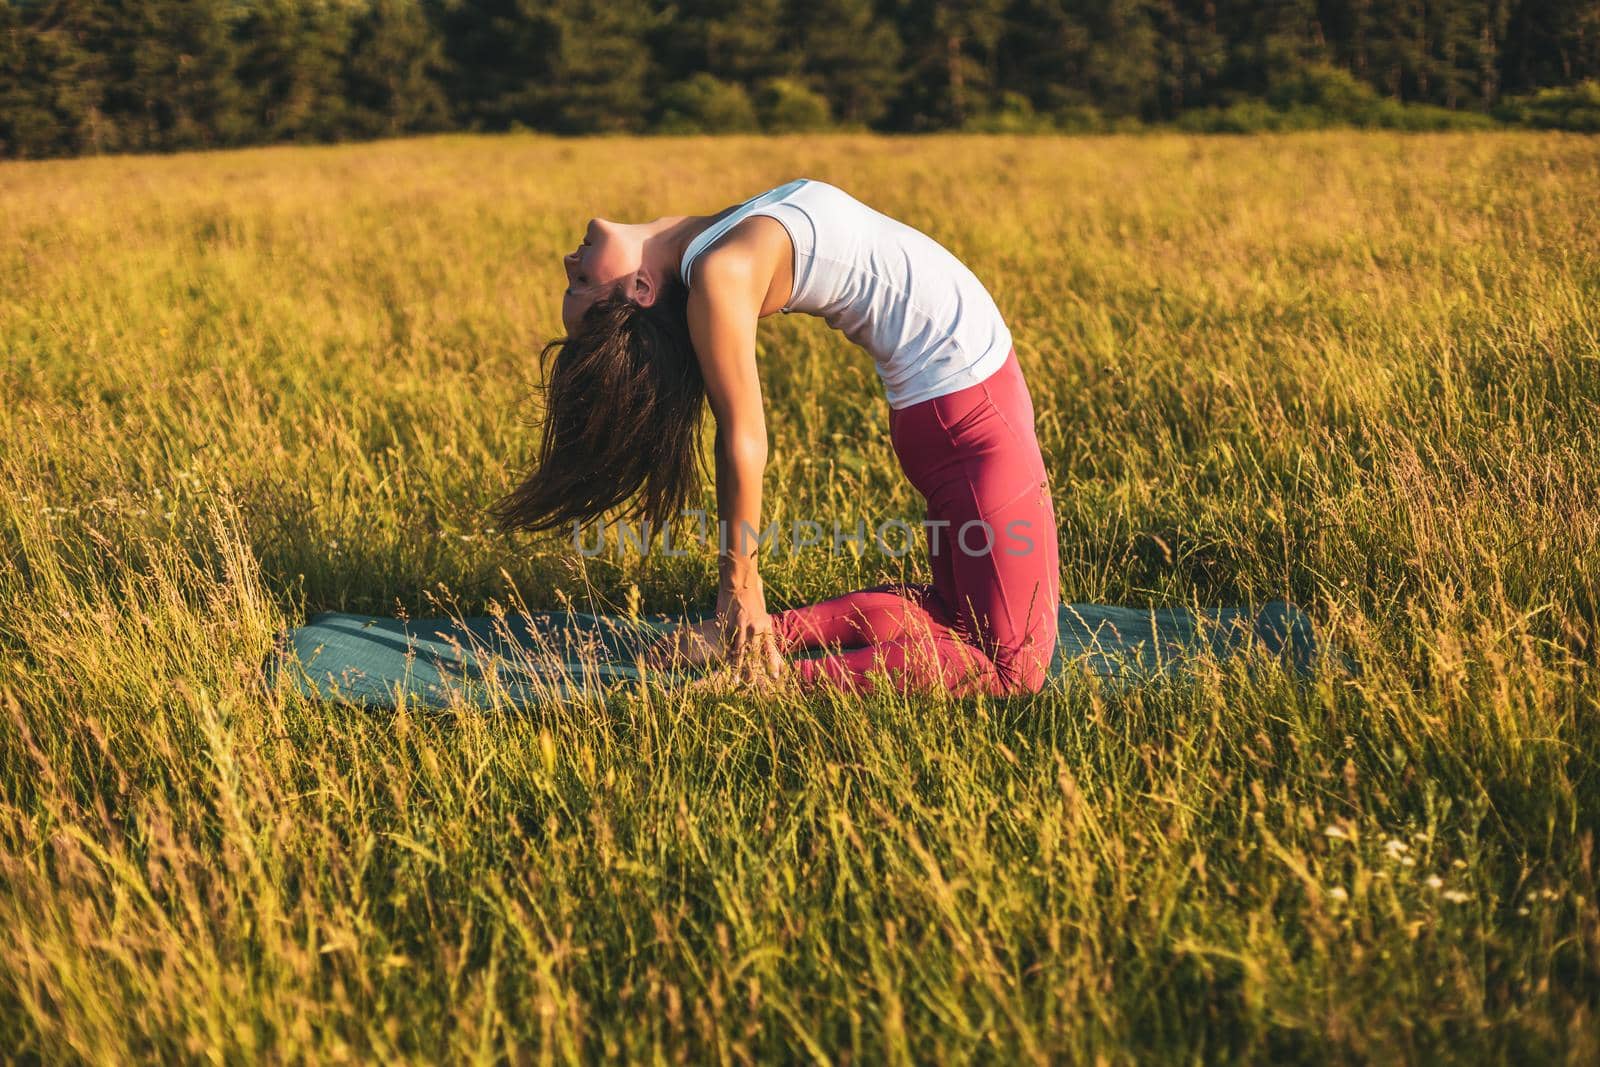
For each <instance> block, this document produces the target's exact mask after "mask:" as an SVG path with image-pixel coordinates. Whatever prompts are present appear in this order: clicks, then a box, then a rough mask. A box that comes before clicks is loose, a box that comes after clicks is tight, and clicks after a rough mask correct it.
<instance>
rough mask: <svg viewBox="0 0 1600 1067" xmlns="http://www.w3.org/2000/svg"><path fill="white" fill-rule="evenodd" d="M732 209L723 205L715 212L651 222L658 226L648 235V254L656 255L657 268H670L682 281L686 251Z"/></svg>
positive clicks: (665, 269) (673, 274) (670, 216)
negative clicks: (722, 208) (697, 238)
mask: <svg viewBox="0 0 1600 1067" xmlns="http://www.w3.org/2000/svg"><path fill="white" fill-rule="evenodd" d="M730 210H732V209H731V208H728V209H724V210H722V211H719V212H717V213H716V214H715V215H669V216H666V217H663V218H659V219H657V220H656V221H655V222H654V223H652V224H651V225H652V226H653V227H656V229H655V231H654V232H653V233H652V234H651V235H650V236H649V237H646V238H645V248H646V249H647V250H648V251H647V253H646V254H647V255H650V256H651V258H652V259H656V266H657V269H658V270H661V271H667V272H670V273H671V275H672V277H674V278H677V279H678V280H679V281H680V282H681V281H683V273H682V265H683V254H684V253H685V252H687V251H688V250H689V245H690V244H691V243H693V241H694V239H695V238H696V237H699V236H700V235H701V234H702V233H704V232H705V231H706V229H707V228H708V227H710V226H711V224H712V223H714V222H716V221H717V220H718V219H720V218H722V216H724V215H726V214H727V213H728V211H730ZM658 257H659V258H658Z"/></svg>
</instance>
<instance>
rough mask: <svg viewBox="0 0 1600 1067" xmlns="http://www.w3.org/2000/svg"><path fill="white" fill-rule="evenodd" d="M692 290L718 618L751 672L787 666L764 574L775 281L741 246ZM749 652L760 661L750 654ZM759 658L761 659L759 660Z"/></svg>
mask: <svg viewBox="0 0 1600 1067" xmlns="http://www.w3.org/2000/svg"><path fill="white" fill-rule="evenodd" d="M695 266H696V272H695V284H694V287H693V288H692V289H691V290H690V293H689V307H688V314H689V335H690V339H691V340H692V341H693V342H694V348H695V354H696V356H697V357H698V358H699V361H700V371H701V375H702V377H703V378H704V380H705V386H706V398H707V399H708V400H709V401H710V404H711V411H712V414H713V415H714V416H715V417H716V421H717V432H716V444H715V449H716V478H717V518H718V521H719V523H720V524H721V529H722V530H725V531H726V533H725V535H724V537H725V543H722V542H721V540H720V539H719V549H720V552H719V555H718V579H719V580H718V588H717V616H718V618H719V619H720V620H721V622H722V633H723V641H724V644H725V647H726V651H727V652H728V653H729V654H730V655H732V656H733V657H734V658H735V659H738V660H740V661H743V662H745V664H746V667H747V669H748V668H764V669H767V670H770V671H774V672H775V671H776V670H777V669H778V668H779V667H780V666H781V661H780V659H779V657H778V653H777V649H776V646H775V645H774V643H773V642H772V622H771V620H770V619H768V617H767V609H766V597H765V594H764V592H763V590H762V586H761V576H760V574H759V572H758V570H757V564H756V554H757V549H758V547H759V545H758V543H757V536H758V534H759V531H760V529H761V479H762V475H763V473H764V472H765V470H766V465H767V422H766V413H765V411H764V410H763V408H762V403H761V382H760V379H759V378H758V377H757V374H756V319H757V317H758V316H759V315H760V313H761V305H762V301H763V299H764V298H765V296H766V293H767V289H768V287H769V286H770V284H771V278H770V277H762V274H763V272H762V271H761V270H759V269H757V268H756V267H755V266H754V264H753V263H752V260H751V257H750V256H749V255H748V254H745V253H744V251H743V250H742V249H740V248H738V247H737V246H734V247H729V248H726V249H719V250H718V251H717V252H715V253H713V254H710V255H706V256H702V257H701V259H700V260H699V262H697V263H696V265H695ZM747 653H754V656H750V657H747ZM752 660H753V662H752Z"/></svg>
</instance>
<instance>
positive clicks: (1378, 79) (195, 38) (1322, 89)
mask: <svg viewBox="0 0 1600 1067" xmlns="http://www.w3.org/2000/svg"><path fill="white" fill-rule="evenodd" d="M1502 122H1509V123H1517V124H1522V125H1534V126H1552V127H1564V128H1569V129H1584V130H1600V0H1267V2H1259V3H1236V2H1228V0H954V2H945V0H677V2H675V3H661V2H658V0H0V155H4V156H12V157H38V156H59V155H74V154H80V153H97V152H122V151H164V150H175V149H194V148H213V147H223V146H229V145H244V144H260V143H267V142H280V141H335V140H344V139H352V138H369V137H389V136H396V135H402V134H409V133H422V132H431V131H443V130H507V129H518V128H528V129H536V130H546V131H552V132H558V133H597V132H661V133H684V132H722V131H755V130H765V131H769V132H782V131H792V130H806V129H819V128H838V127H843V128H858V129H860V128H865V129H878V130H897V131H918V130H936V129H979V130H1015V131H1034V130H1070V131H1097V130H1117V129H1127V128H1135V127H1139V126H1143V125H1146V124H1152V123H1156V124H1170V125H1175V126H1177V127H1179V128H1183V129H1190V130H1216V131H1229V130H1238V131H1244V130H1252V129H1263V128H1267V129H1283V128H1299V127H1305V126H1317V125H1329V124H1348V125H1358V126H1389V127H1401V128H1452V127H1460V126H1477V125H1490V124H1494V123H1502Z"/></svg>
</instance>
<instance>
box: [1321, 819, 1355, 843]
mask: <svg viewBox="0 0 1600 1067" xmlns="http://www.w3.org/2000/svg"><path fill="white" fill-rule="evenodd" d="M1322 832H1323V834H1324V835H1325V836H1327V837H1331V838H1333V839H1334V840H1335V841H1346V840H1349V838H1350V835H1349V834H1348V833H1346V832H1345V828H1344V827H1342V826H1340V825H1339V824H1338V823H1334V824H1333V825H1332V826H1329V827H1328V828H1327V829H1325V830H1323V831H1322Z"/></svg>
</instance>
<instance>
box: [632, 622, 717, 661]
mask: <svg viewBox="0 0 1600 1067" xmlns="http://www.w3.org/2000/svg"><path fill="white" fill-rule="evenodd" d="M644 659H645V662H646V663H647V664H649V665H650V666H652V667H705V666H708V665H710V664H712V663H718V662H720V661H721V660H722V635H721V633H719V632H718V629H717V620H716V619H707V620H706V621H704V622H695V623H685V624H683V625H682V626H679V627H677V628H676V629H673V630H669V631H668V632H667V633H666V634H664V635H662V637H661V638H660V639H658V640H657V641H656V642H655V644H653V645H651V646H650V647H649V648H647V649H645V653H644Z"/></svg>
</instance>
